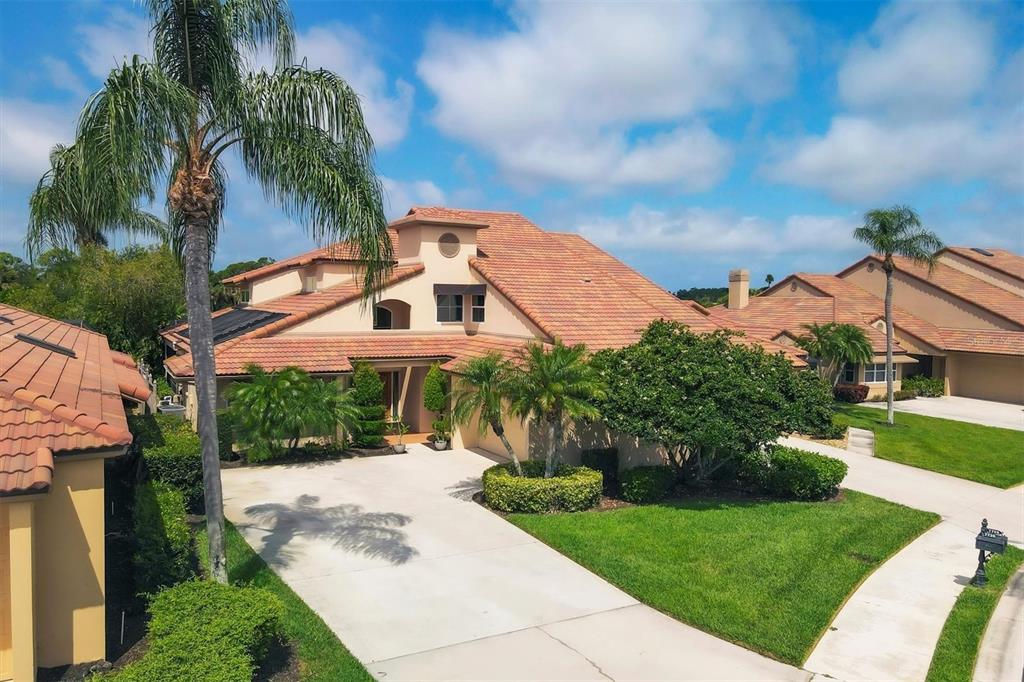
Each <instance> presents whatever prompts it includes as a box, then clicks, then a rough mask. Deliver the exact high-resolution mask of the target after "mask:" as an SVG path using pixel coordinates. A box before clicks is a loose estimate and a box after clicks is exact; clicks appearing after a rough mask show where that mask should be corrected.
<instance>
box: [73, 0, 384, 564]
mask: <svg viewBox="0 0 1024 682" xmlns="http://www.w3.org/2000/svg"><path fill="white" fill-rule="evenodd" d="M145 5H146V7H147V10H148V13H149V16H150V19H151V21H152V30H151V35H152V37H153V54H154V58H153V61H151V62H150V61H144V60H143V59H142V58H140V57H138V56H136V57H134V58H133V59H132V60H131V61H129V62H126V63H124V64H122V65H121V66H119V67H117V68H115V69H114V70H112V71H111V72H110V75H109V76H108V77H107V80H106V82H105V83H104V84H103V87H102V88H101V89H100V91H99V92H97V93H96V94H95V95H93V96H92V98H91V99H90V100H89V102H88V103H87V105H86V107H85V109H84V110H83V112H82V117H81V120H80V122H79V127H78V139H77V141H76V143H75V144H76V146H79V147H81V150H82V160H83V168H82V172H83V174H84V177H85V179H86V182H85V188H86V190H87V191H91V190H92V188H102V191H103V193H104V196H102V197H95V198H93V199H91V200H92V201H98V200H101V199H102V200H104V201H108V202H112V204H113V205H115V206H119V207H122V208H124V207H128V206H132V205H135V202H136V201H138V200H139V198H140V197H143V198H147V199H153V198H155V197H156V195H157V193H158V192H159V191H160V189H159V187H158V185H159V184H160V183H166V187H165V191H166V196H167V209H168V216H169V223H170V230H171V232H172V237H173V236H174V235H179V236H182V238H183V241H184V261H185V277H186V286H187V291H186V303H187V308H188V324H189V338H190V344H191V352H192V364H193V367H194V368H195V382H196V397H197V414H198V417H199V434H200V439H201V441H202V449H203V485H204V488H205V494H206V511H207V527H208V530H209V533H208V535H209V541H210V562H211V571H212V573H213V576H214V577H215V578H216V579H217V580H220V581H225V580H226V579H227V573H226V568H225V562H224V542H223V523H224V522H223V513H222V503H221V487H220V464H219V461H218V459H217V424H216V419H215V414H214V406H215V404H216V373H215V370H214V356H213V331H212V324H211V320H210V291H209V264H210V263H209V261H210V254H209V250H210V249H209V247H210V243H211V237H215V236H216V234H217V232H218V229H219V227H220V225H221V222H222V221H221V215H222V210H223V207H224V192H225V188H226V184H227V176H226V174H225V172H224V166H223V165H222V157H223V156H224V154H225V153H228V152H232V151H233V152H237V154H238V157H239V160H240V162H241V165H242V167H243V168H244V169H245V171H246V172H247V173H248V174H249V175H250V176H251V177H253V178H254V179H255V180H256V181H258V182H259V183H260V185H261V186H262V188H263V191H264V193H265V195H266V197H267V198H268V199H271V200H273V201H275V202H276V203H278V204H279V205H280V206H282V207H283V208H284V209H285V210H286V212H288V213H289V214H290V215H292V216H293V217H294V218H296V219H297V220H299V221H301V222H303V223H304V224H305V225H306V227H307V228H308V229H309V230H310V231H311V232H312V235H313V237H314V239H316V240H317V241H319V242H326V241H334V240H338V239H344V240H348V241H351V242H353V243H354V244H355V246H356V247H357V248H358V249H359V252H360V254H361V258H362V259H363V261H364V264H365V268H364V279H363V285H364V292H365V293H366V295H367V296H369V295H370V293H371V292H372V291H373V290H374V288H375V287H376V286H377V285H378V284H379V283H380V282H381V281H382V279H383V277H384V274H385V273H386V272H387V270H388V268H389V267H390V263H391V243H390V241H389V240H388V238H387V221H386V219H385V217H384V210H383V206H382V202H381V188H380V183H379V181H378V180H377V178H376V176H375V174H374V170H373V143H372V141H371V139H370V135H369V133H368V132H367V129H366V125H365V122H364V120H363V114H362V111H361V109H360V106H359V98H358V96H357V95H356V93H355V92H353V91H352V89H351V88H350V87H349V86H348V84H346V83H345V81H343V80H342V79H341V78H339V77H338V76H336V75H334V74H333V73H330V72H328V71H323V70H310V69H307V68H306V67H305V66H294V65H291V64H292V50H293V45H294V32H293V27H292V18H291V14H290V12H289V10H288V8H287V6H286V4H285V2H284V0H148V1H147V2H146V3H145ZM261 49H266V50H268V51H269V52H271V53H272V54H273V55H274V56H275V59H276V64H277V66H276V69H275V70H274V71H273V72H272V73H267V72H266V71H258V72H250V71H249V70H248V62H249V60H250V57H251V56H252V55H255V54H256V53H257V52H258V51H259V50H261Z"/></svg>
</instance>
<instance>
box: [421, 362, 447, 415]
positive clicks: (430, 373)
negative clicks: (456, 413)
mask: <svg viewBox="0 0 1024 682" xmlns="http://www.w3.org/2000/svg"><path fill="white" fill-rule="evenodd" d="M447 388H448V381H447V380H446V379H445V376H444V372H442V371H441V365H440V364H438V363H436V362H435V363H434V364H432V365H431V366H430V369H428V370H427V375H426V376H425V377H423V407H425V408H427V409H428V410H430V411H431V412H444V407H445V404H446V403H447V402H448V392H447V390H446V389H447Z"/></svg>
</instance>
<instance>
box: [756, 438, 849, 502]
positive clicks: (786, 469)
mask: <svg viewBox="0 0 1024 682" xmlns="http://www.w3.org/2000/svg"><path fill="white" fill-rule="evenodd" d="M766 454H767V456H766V457H764V458H761V459H759V460H757V461H758V464H757V465H756V466H757V467H758V469H757V471H755V472H753V473H752V475H750V478H753V479H755V480H756V482H758V483H759V484H760V485H761V487H763V488H764V489H765V490H766V491H767V492H769V493H770V494H772V495H775V496H778V497H785V498H795V499H798V500H823V499H826V498H829V497H833V496H834V495H835V494H836V493H837V492H839V485H840V484H841V483H842V482H843V479H844V478H846V472H847V469H848V467H847V466H846V462H843V461H841V460H838V459H833V458H831V457H826V456H825V455H819V454H818V453H816V452H808V451H807V450H799V449H797V448H787V447H781V446H778V447H775V448H773V449H772V450H770V451H769V452H768V453H766Z"/></svg>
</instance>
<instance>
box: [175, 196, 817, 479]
mask: <svg viewBox="0 0 1024 682" xmlns="http://www.w3.org/2000/svg"><path fill="white" fill-rule="evenodd" d="M390 234H391V239H392V242H393V246H394V252H395V256H396V262H395V265H394V269H393V272H392V274H391V276H390V279H389V280H388V281H387V282H386V284H385V285H384V287H383V288H382V289H381V291H380V292H379V294H378V296H379V300H378V301H377V302H376V304H375V305H372V306H369V307H367V306H365V305H362V303H361V301H360V293H361V290H360V287H361V276H360V275H359V272H360V266H359V263H358V259H357V255H356V254H354V253H353V252H352V250H351V249H350V248H348V247H347V246H346V245H344V244H341V245H335V246H333V247H327V248H322V249H317V250H315V251H311V252H309V253H305V254H302V255H299V256H295V257H293V258H287V259H285V260H281V261H278V262H276V263H273V264H271V265H268V266H265V267H262V268H259V269H257V270H253V271H250V272H246V273H243V274H240V275H237V276H235V277H232V278H230V279H228V280H225V282H226V283H228V284H231V285H234V286H236V287H238V288H239V289H240V290H241V293H242V297H243V300H244V301H246V303H245V304H244V305H243V306H240V307H235V308H232V309H227V310H222V311H218V312H217V313H215V317H214V329H215V334H216V342H215V354H216V365H217V375H218V378H219V381H218V384H219V385H218V388H219V389H220V393H221V394H223V389H224V388H226V387H227V385H228V384H230V383H231V382H232V381H236V380H239V379H243V378H244V376H245V367H246V365H247V364H248V363H253V362H254V363H257V364H260V365H262V366H263V367H264V368H265V369H268V370H273V369H279V368H281V367H285V366H288V365H295V366H299V367H302V368H303V369H306V370H308V371H309V372H311V373H314V374H316V375H319V376H322V377H341V378H342V380H343V381H344V380H345V379H344V377H345V376H347V375H348V374H349V373H350V372H351V371H352V362H353V361H356V360H364V361H368V362H370V363H372V364H373V366H374V367H376V368H377V369H378V371H379V372H380V373H381V375H382V376H383V378H384V379H385V385H386V387H387V390H386V394H387V395H386V399H387V402H388V404H389V407H390V409H391V413H392V415H393V416H394V417H395V418H399V419H401V420H403V421H404V422H405V423H406V424H408V425H409V426H410V428H411V430H412V432H414V433H415V432H428V431H429V430H430V423H431V421H432V420H433V419H434V418H435V416H436V415H433V414H430V413H428V412H427V411H426V410H425V409H424V408H423V400H422V394H423V379H424V376H425V375H426V372H427V369H428V368H429V366H430V365H431V364H432V363H434V362H440V363H442V365H441V366H442V369H444V370H446V371H455V370H457V368H458V366H459V363H461V362H462V361H463V360H464V359H466V358H470V357H473V356H477V355H482V354H484V353H487V352H488V351H492V350H496V351H499V352H501V353H503V354H511V353H514V352H516V351H517V350H518V349H520V348H522V347H523V346H524V345H525V344H527V343H530V342H540V343H545V342H547V343H550V342H552V341H554V340H555V339H556V338H557V339H561V340H562V341H564V342H565V343H568V344H575V343H585V344H586V345H587V346H588V348H590V349H592V350H597V349H601V348H607V347H615V346H621V345H626V344H629V343H631V342H633V341H635V340H636V339H637V338H638V337H639V333H640V330H642V329H643V328H644V327H645V326H646V325H647V324H648V323H649V322H651V321H652V320H654V319H658V318H664V319H670V320H677V321H680V322H683V323H685V324H687V325H689V326H690V327H691V328H693V329H695V330H697V331H711V330H714V329H720V328H721V327H722V324H721V323H720V322H719V321H717V320H716V319H715V318H714V317H713V316H712V315H711V314H710V313H709V312H708V311H707V310H706V309H705V308H703V307H702V306H700V305H698V304H697V303H694V302H692V301H682V300H679V299H678V298H676V297H675V296H673V295H672V294H671V293H669V292H668V291H665V290H664V289H661V288H660V287H658V286H656V285H655V284H654V283H652V282H651V281H649V280H647V279H646V278H644V277H643V276H641V275H640V274H639V273H637V272H636V271H634V270H632V269H631V268H629V267H627V266H626V265H624V264H623V263H621V262H620V261H618V260H616V259H615V258H613V257H611V256H610V255H608V254H607V253H605V252H604V251H602V250H601V249H599V248H597V247H596V246H594V245H593V244H591V243H590V242H588V241H586V240H585V239H583V238H582V237H580V236H579V235H577V234H562V233H554V232H546V231H544V230H542V229H540V228H539V227H537V226H536V225H534V224H533V223H531V222H530V221H529V220H527V219H526V218H524V217H523V216H521V215H519V214H518V213H500V212H489V211H466V210H456V209H447V208H436V207H418V208H413V209H412V210H410V211H409V213H408V215H406V216H405V217H403V218H401V219H399V220H396V221H395V222H393V223H392V224H391V226H390ZM187 332H188V330H187V328H186V327H184V326H177V327H173V328H171V329H168V330H166V331H165V332H164V333H163V338H164V340H165V342H166V344H167V349H168V352H169V354H170V357H168V359H167V360H166V361H165V366H166V368H167V372H168V375H169V376H170V378H171V379H172V381H174V382H175V383H176V384H178V385H179V387H180V390H181V391H182V393H183V395H185V396H186V406H187V409H188V411H189V413H190V414H191V411H192V405H193V404H194V399H193V395H194V386H193V379H194V377H193V370H192V365H191V357H190V355H189V352H188V350H189V347H188V337H187ZM762 343H763V344H764V345H767V346H770V347H772V348H775V349H776V350H779V351H780V352H787V353H792V355H793V357H794V360H795V361H796V362H800V360H799V359H797V356H798V354H797V353H793V352H792V351H793V349H792V348H786V347H782V346H777V345H776V344H773V343H771V342H769V341H764V342H762ZM508 430H509V433H508V435H509V437H510V440H511V441H512V443H513V446H514V447H515V448H516V450H517V452H519V453H525V452H528V451H529V443H530V439H531V435H530V429H529V427H524V426H520V425H518V424H509V425H508ZM580 438H581V439H586V440H587V441H588V442H591V443H593V444H597V442H598V441H602V440H603V441H607V440H609V439H610V438H611V437H610V436H608V435H607V434H605V433H603V432H601V431H600V430H598V432H596V433H595V432H588V433H586V434H583V433H581V434H580ZM453 443H454V444H455V445H457V446H479V447H482V448H485V449H488V450H492V451H495V452H500V453H503V452H504V448H503V447H502V446H501V445H500V443H499V442H498V441H497V439H496V438H495V437H494V436H493V434H491V433H490V432H488V434H487V435H485V436H482V437H481V436H478V434H477V430H476V429H474V428H468V429H462V430H459V431H457V432H456V433H455V434H454V437H453ZM583 444H584V445H586V444H587V443H583ZM577 446H578V444H577ZM624 447H625V445H624ZM576 449H577V450H578V447H577V448H576ZM569 456H570V457H571V456H572V453H570V455H569ZM629 457H630V455H629V454H628V453H627V454H626V456H625V458H624V459H626V460H627V461H628V459H629Z"/></svg>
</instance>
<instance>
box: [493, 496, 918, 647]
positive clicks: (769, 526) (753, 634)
mask: <svg viewBox="0 0 1024 682" xmlns="http://www.w3.org/2000/svg"><path fill="white" fill-rule="evenodd" d="M730 495H732V497H730V496H729V495H726V494H724V493H720V494H719V495H718V496H717V497H710V498H703V497H702V498H689V499H674V500H671V501H669V502H665V503H662V504H658V505H648V506H636V507H628V508H621V509H611V510H608V511H602V512H600V513H593V512H589V513H588V512H583V513H563V514H544V515H528V514H510V515H509V516H508V517H507V518H508V519H509V520H510V521H511V522H512V523H514V524H516V525H517V526H519V527H520V528H522V529H524V530H526V531H527V532H529V533H531V534H532V535H534V536H536V537H537V538H538V539H540V540H542V541H543V542H545V543H547V544H548V545H550V546H552V547H553V548H555V549H557V550H558V551H560V552H562V553H563V554H565V555H566V556H568V557H569V558H571V559H573V560H574V561H576V562H578V563H580V564H582V565H583V566H585V567H587V568H588V569H590V570H592V571H594V572H595V573H597V574H598V575H600V576H602V577H604V578H605V579H606V580H608V581H609V582H611V583H613V584H615V585H617V586H618V587H620V588H621V589H623V590H624V591H626V592H628V593H629V594H631V595H632V596H634V597H636V598H637V599H639V600H640V601H642V602H644V603H645V604H648V605H650V606H652V607H654V608H656V609H658V610H660V611H662V612H664V613H666V614H668V615H671V616H673V617H675V618H678V619H679V620H681V621H683V622H686V623H689V624H690V625H693V626H695V627H698V628H700V629H702V630H705V631H707V632H710V633H712V634H714V635H716V636H718V637H723V638H725V639H728V640H730V641H734V642H737V643H739V644H742V645H743V646H746V647H747V648H750V649H753V650H754V651H758V652H761V653H763V654H766V655H768V656H771V657H773V658H776V659H778V660H781V661H785V662H787V663H792V664H795V665H799V664H801V663H802V662H803V661H804V659H805V658H806V657H807V655H808V654H809V653H810V650H811V649H812V648H813V646H814V644H815V643H816V642H817V640H818V638H819V637H820V636H821V634H822V633H823V632H824V630H825V628H826V627H827V626H828V624H829V623H830V622H831V621H832V618H833V617H834V615H835V614H836V612H837V611H838V610H839V608H840V607H841V606H842V604H843V603H844V601H845V600H846V598H847V597H848V596H849V595H850V594H851V593H852V592H853V591H854V590H855V589H856V587H857V586H858V585H859V584H860V582H861V581H863V580H864V578H866V577H867V576H868V575H869V574H870V573H871V572H872V571H873V570H874V569H875V568H877V567H878V566H879V565H880V564H881V563H883V562H884V561H885V560H886V559H887V558H888V557H890V556H892V555H893V554H894V553H895V552H897V551H898V550H899V549H901V548H902V547H904V546H905V545H906V544H907V543H909V542H910V541H911V540H913V539H914V538H916V537H917V536H918V535H920V534H921V533H922V532H923V531H925V530H926V529H928V528H930V527H931V526H932V525H934V524H935V523H936V522H937V520H938V517H937V516H936V515H935V514H930V513H927V512H922V511H917V510H914V509H909V508H907V507H903V506H901V505H897V504H893V503H891V502H887V501H885V500H881V499H878V498H876V497H872V496H870V495H864V494H861V493H857V492H853V491H844V492H843V493H842V494H841V495H840V497H838V498H837V499H835V500H833V501H829V502H796V501H792V502H789V501H768V500H758V499H749V498H748V499H744V498H743V497H741V496H739V494H738V493H735V492H732V493H730Z"/></svg>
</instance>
